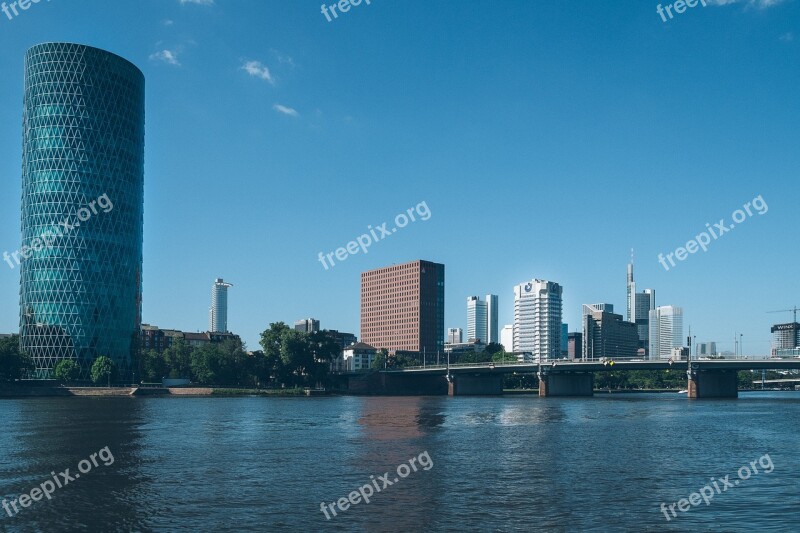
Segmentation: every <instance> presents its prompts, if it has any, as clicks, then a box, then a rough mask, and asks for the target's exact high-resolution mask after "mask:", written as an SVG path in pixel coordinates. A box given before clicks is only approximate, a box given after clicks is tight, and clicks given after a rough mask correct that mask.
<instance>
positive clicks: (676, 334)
mask: <svg viewBox="0 0 800 533" xmlns="http://www.w3.org/2000/svg"><path fill="white" fill-rule="evenodd" d="M682 346H683V308H682V307H675V306H673V305H664V306H661V307H656V308H655V309H654V310H652V311H650V351H649V358H650V360H652V361H657V360H659V359H669V358H670V357H672V349H673V348H681V347H682Z"/></svg>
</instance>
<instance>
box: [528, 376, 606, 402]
mask: <svg viewBox="0 0 800 533" xmlns="http://www.w3.org/2000/svg"><path fill="white" fill-rule="evenodd" d="M593 395H594V374H593V373H592V372H586V373H583V372H564V373H561V372H558V373H555V372H548V373H542V374H539V396H541V397H548V396H593Z"/></svg>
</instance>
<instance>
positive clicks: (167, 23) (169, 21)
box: [161, 19, 174, 26]
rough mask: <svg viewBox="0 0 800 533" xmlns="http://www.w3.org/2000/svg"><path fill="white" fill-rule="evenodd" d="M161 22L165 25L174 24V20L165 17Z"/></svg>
mask: <svg viewBox="0 0 800 533" xmlns="http://www.w3.org/2000/svg"><path fill="white" fill-rule="evenodd" d="M161 23H162V24H163V25H164V26H172V25H173V24H174V22H172V21H171V20H170V19H164V20H163V21H161Z"/></svg>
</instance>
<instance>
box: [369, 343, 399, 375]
mask: <svg viewBox="0 0 800 533" xmlns="http://www.w3.org/2000/svg"><path fill="white" fill-rule="evenodd" d="M389 363H390V359H389V351H388V350H387V349H386V348H381V349H380V350H378V353H376V354H375V357H373V358H372V367H371V368H372V369H373V370H383V369H385V368H393V367H394V358H392V360H391V363H392V366H389Z"/></svg>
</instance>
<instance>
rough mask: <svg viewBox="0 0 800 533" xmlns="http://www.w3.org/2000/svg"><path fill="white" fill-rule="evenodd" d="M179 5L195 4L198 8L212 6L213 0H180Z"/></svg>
mask: <svg viewBox="0 0 800 533" xmlns="http://www.w3.org/2000/svg"><path fill="white" fill-rule="evenodd" d="M180 3H181V5H183V4H197V5H199V6H213V5H214V0H180Z"/></svg>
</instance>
